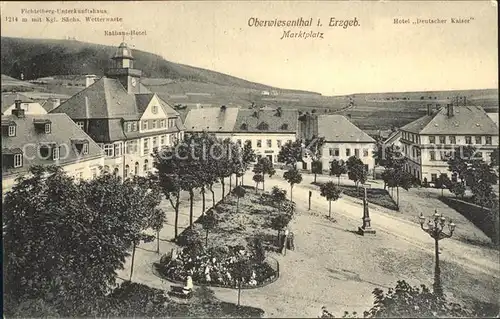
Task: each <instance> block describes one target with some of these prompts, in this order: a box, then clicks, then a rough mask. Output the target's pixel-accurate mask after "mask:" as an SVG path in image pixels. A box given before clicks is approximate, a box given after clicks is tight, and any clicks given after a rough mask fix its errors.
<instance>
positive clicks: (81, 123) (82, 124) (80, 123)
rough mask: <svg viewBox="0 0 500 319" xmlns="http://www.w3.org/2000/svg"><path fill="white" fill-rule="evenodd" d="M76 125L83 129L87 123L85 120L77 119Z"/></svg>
mask: <svg viewBox="0 0 500 319" xmlns="http://www.w3.org/2000/svg"><path fill="white" fill-rule="evenodd" d="M76 125H78V127H79V128H80V129H82V130H83V126H84V125H85V122H84V121H77V122H76Z"/></svg>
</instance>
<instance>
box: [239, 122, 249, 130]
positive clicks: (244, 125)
mask: <svg viewBox="0 0 500 319" xmlns="http://www.w3.org/2000/svg"><path fill="white" fill-rule="evenodd" d="M240 128H241V129H242V130H244V131H246V130H248V125H247V124H246V123H243V124H241V126H240Z"/></svg>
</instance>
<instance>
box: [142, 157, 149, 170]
mask: <svg viewBox="0 0 500 319" xmlns="http://www.w3.org/2000/svg"><path fill="white" fill-rule="evenodd" d="M148 165H149V161H148V160H147V159H145V160H144V165H143V167H142V169H143V170H144V172H147V171H148Z"/></svg>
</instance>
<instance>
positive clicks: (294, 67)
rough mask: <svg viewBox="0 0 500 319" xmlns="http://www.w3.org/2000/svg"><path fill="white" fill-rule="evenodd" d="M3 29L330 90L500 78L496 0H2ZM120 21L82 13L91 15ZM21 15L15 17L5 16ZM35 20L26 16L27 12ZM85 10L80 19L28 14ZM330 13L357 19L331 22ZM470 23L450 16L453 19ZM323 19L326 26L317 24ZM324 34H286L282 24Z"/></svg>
mask: <svg viewBox="0 0 500 319" xmlns="http://www.w3.org/2000/svg"><path fill="white" fill-rule="evenodd" d="M0 5H1V14H2V23H1V35H2V36H10V37H24V38H52V39H64V38H67V37H75V38H76V39H77V40H79V41H85V42H92V43H99V44H106V45H118V44H119V43H120V42H121V41H122V36H106V35H105V32H104V31H105V30H108V31H113V30H116V31H129V30H139V31H143V30H145V31H146V35H140V36H127V37H125V41H126V42H127V43H128V44H129V45H131V46H133V47H134V48H136V49H140V50H143V51H148V52H152V53H156V54H160V55H161V56H163V57H164V58H165V59H167V60H169V61H172V62H177V63H182V64H188V65H192V66H197V67H202V68H207V69H211V70H215V71H219V72H222V73H226V74H230V75H233V76H237V77H241V78H244V79H247V80H250V81H254V82H259V83H263V84H267V85H272V86H276V87H280V88H288V89H302V90H310V91H315V92H320V93H322V94H324V95H341V94H351V93H370V92H402V91H403V92H404V91H424V90H452V89H483V88H497V87H498V40H497V38H498V30H497V25H498V17H497V8H496V5H497V4H496V2H494V1H470V2H468V1H458V2H456V1H443V2H438V1H432V2H426V1H422V2H419V1H398V2H396V1H377V2H355V1H331V2H319V1H318V2H313V1H304V2H302V1H289V2H282V1H244V2H237V1H169V2H160V1H157V2H118V1H116V2H99V1H94V2H91V1H88V2H71V3H69V2H55V1H54V2H40V3H35V2H0ZM85 8H88V9H105V10H107V14H85V13H75V14H57V13H56V14H50V13H47V14H43V13H29V12H28V13H26V12H22V11H21V10H22V9H27V10H35V9H45V10H57V9H85ZM87 16H89V17H120V18H122V22H84V19H85V17H87ZM9 17H10V18H18V21H17V22H15V21H8V20H9ZM23 17H24V18H26V19H28V21H27V22H22V21H21V19H22V18H23ZM33 17H42V18H43V19H45V18H46V17H57V18H58V19H59V20H61V19H62V17H80V19H82V22H73V23H72V22H66V23H64V22H60V21H59V22H54V23H48V22H31V19H32V18H33ZM300 17H302V18H303V19H304V20H308V19H310V18H312V19H313V25H312V26H310V27H255V26H249V19H251V18H257V19H259V20H274V19H279V20H296V19H298V18H300ZM330 18H335V19H337V20H349V19H354V18H356V20H357V21H358V22H359V24H360V25H359V26H358V27H354V26H351V27H348V28H347V29H344V28H342V27H340V28H339V27H329V26H328V23H329V20H330ZM417 18H418V19H437V18H439V19H447V23H446V24H418V25H414V24H412V23H410V24H394V19H411V21H412V22H413V21H415V19H417ZM451 18H455V19H460V18H462V19H469V18H472V20H470V22H469V23H461V24H458V23H450V22H451V21H450V19H451ZM318 19H320V20H321V23H322V26H317V20H318ZM287 30H290V31H291V32H300V31H303V32H306V33H309V32H313V33H317V32H320V33H323V39H319V38H308V39H304V38H284V39H281V37H282V36H283V33H284V32H285V31H287Z"/></svg>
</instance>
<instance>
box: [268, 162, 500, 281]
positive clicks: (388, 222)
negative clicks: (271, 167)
mask: <svg viewBox="0 0 500 319" xmlns="http://www.w3.org/2000/svg"><path fill="white" fill-rule="evenodd" d="M281 176H282V172H281V171H278V172H277V174H276V175H275V176H273V177H272V178H268V179H266V184H267V186H268V187H270V188H271V187H272V186H278V187H281V188H284V189H287V191H288V192H290V186H289V184H288V183H287V182H286V181H284V180H283V179H282V177H281ZM320 180H321V181H325V180H329V178H325V177H323V176H322V177H319V176H318V181H320ZM334 180H335V179H334ZM312 181H313V176H311V175H308V174H304V175H303V181H302V183H301V184H298V185H296V186H295V187H294V191H293V197H294V201H295V202H296V203H298V202H301V203H305V204H307V202H308V196H309V195H308V191H309V190H316V191H313V192H312V198H311V207H314V208H315V209H317V210H320V211H325V212H326V213H328V202H327V201H326V200H325V198H323V197H321V196H320V194H319V189H318V187H317V186H314V185H311V182H312ZM332 212H334V213H333V214H341V215H343V216H344V217H347V218H350V219H352V220H353V221H358V223H359V226H361V225H362V221H361V218H362V216H363V210H362V208H361V206H360V205H359V204H356V203H354V202H353V201H352V200H350V199H347V198H340V199H339V200H337V201H336V202H334V203H332ZM417 216H418V215H416V216H415V218H417ZM370 217H371V225H372V227H373V228H374V229H376V230H377V231H383V232H385V233H387V234H390V235H392V236H395V237H397V238H400V239H403V240H405V241H407V242H408V243H410V244H412V245H414V246H416V247H419V248H421V249H423V250H429V251H433V249H434V240H433V239H432V238H431V237H430V236H429V235H428V234H427V233H425V232H424V231H423V230H421V229H420V225H418V224H416V223H412V222H410V221H407V220H405V219H403V218H398V217H395V216H391V215H388V214H385V213H384V212H382V210H378V209H374V208H373V207H372V208H370ZM440 247H442V250H443V253H442V254H441V256H440V257H441V259H444V260H448V261H452V262H456V263H459V264H460V265H462V266H465V267H467V268H471V269H473V270H475V271H480V272H484V273H487V274H488V275H490V276H493V277H495V278H500V276H499V253H498V251H495V250H493V249H485V248H480V247H477V246H473V245H470V244H466V243H463V242H460V241H457V240H455V239H453V238H450V239H445V240H443V241H440Z"/></svg>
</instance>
